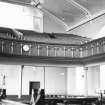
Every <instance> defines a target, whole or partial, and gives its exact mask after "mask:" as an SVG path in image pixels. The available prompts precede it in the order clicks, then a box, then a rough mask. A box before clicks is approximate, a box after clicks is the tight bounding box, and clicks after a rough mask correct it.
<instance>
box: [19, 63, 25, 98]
mask: <svg viewBox="0 0 105 105" xmlns="http://www.w3.org/2000/svg"><path fill="white" fill-rule="evenodd" d="M23 68H24V65H21V68H20V69H19V74H18V75H19V92H18V98H21V96H22V76H23Z"/></svg>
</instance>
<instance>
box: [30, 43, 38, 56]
mask: <svg viewBox="0 0 105 105" xmlns="http://www.w3.org/2000/svg"><path fill="white" fill-rule="evenodd" d="M30 50H31V51H30V55H32V56H38V55H39V53H38V45H37V44H36V43H32V44H31V46H30Z"/></svg>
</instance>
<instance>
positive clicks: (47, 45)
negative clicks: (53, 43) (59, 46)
mask: <svg viewBox="0 0 105 105" xmlns="http://www.w3.org/2000/svg"><path fill="white" fill-rule="evenodd" d="M46 48H47V56H48V53H49V51H48V50H49V47H48V45H47V46H46Z"/></svg>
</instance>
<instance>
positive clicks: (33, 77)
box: [22, 66, 44, 95]
mask: <svg viewBox="0 0 105 105" xmlns="http://www.w3.org/2000/svg"><path fill="white" fill-rule="evenodd" d="M30 81H39V82H40V87H41V88H44V69H43V67H32V66H24V69H23V81H22V94H23V95H27V94H29V82H30Z"/></svg>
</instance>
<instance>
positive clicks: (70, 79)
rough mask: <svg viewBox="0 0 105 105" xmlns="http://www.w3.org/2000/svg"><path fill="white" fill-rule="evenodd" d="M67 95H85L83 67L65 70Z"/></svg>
mask: <svg viewBox="0 0 105 105" xmlns="http://www.w3.org/2000/svg"><path fill="white" fill-rule="evenodd" d="M67 93H68V94H69V95H85V93H86V86H85V71H84V68H83V67H79V66H77V67H72V68H68V69H67Z"/></svg>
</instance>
